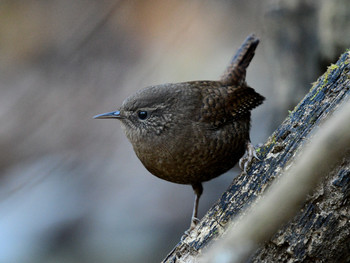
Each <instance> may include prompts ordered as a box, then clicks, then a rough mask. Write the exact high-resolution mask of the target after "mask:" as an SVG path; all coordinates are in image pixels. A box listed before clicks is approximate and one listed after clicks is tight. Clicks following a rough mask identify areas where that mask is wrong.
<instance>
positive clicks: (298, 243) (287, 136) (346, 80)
mask: <svg viewBox="0 0 350 263" xmlns="http://www.w3.org/2000/svg"><path fill="white" fill-rule="evenodd" d="M349 72H350V52H346V53H344V54H343V55H342V56H341V57H340V59H339V61H338V62H337V63H336V64H334V65H331V66H330V67H329V68H328V70H327V72H326V73H325V74H324V75H323V76H322V77H320V78H319V79H318V81H317V82H316V83H314V84H313V86H312V88H311V90H310V92H309V93H308V94H307V95H306V96H305V98H304V99H303V100H302V101H301V102H300V103H299V105H298V106H296V107H295V109H294V110H293V111H292V112H291V113H290V114H289V116H288V118H287V119H286V120H285V121H284V122H283V123H282V124H281V125H280V127H279V128H277V130H276V131H275V132H274V133H273V134H272V135H271V136H270V138H269V139H268V141H267V142H266V143H265V145H263V146H262V147H260V148H259V149H257V151H258V157H259V158H260V160H258V161H255V162H253V163H252V165H251V167H249V169H248V171H247V173H242V174H240V175H239V176H238V177H237V178H235V179H234V181H233V182H232V184H231V185H230V186H229V188H228V189H227V191H225V192H224V193H223V195H222V197H221V198H220V199H219V200H218V201H217V203H216V204H214V206H213V207H212V208H211V209H209V211H208V212H207V214H206V215H205V216H204V217H203V219H202V220H201V221H200V223H199V225H198V226H197V227H196V229H195V230H193V231H192V232H191V234H190V235H189V236H187V237H186V238H184V239H183V240H182V241H180V242H179V243H178V244H177V246H176V247H175V248H174V250H173V251H172V252H170V254H169V255H168V256H167V257H166V258H165V259H164V261H163V262H167V263H168V262H197V259H198V257H199V256H200V255H201V254H202V252H203V250H205V248H207V247H208V246H209V245H212V244H213V243H216V242H217V240H220V239H221V237H222V235H223V234H224V233H225V231H226V230H227V227H228V226H229V225H230V224H231V225H232V223H231V222H234V219H235V218H237V217H238V216H240V214H242V212H244V209H246V208H247V207H249V206H251V205H252V203H253V202H254V201H256V199H257V198H258V197H261V196H262V195H263V194H264V192H265V190H266V189H268V188H269V186H270V185H271V184H272V183H273V182H274V181H275V180H276V178H279V177H281V178H283V176H284V174H285V173H284V172H283V171H284V170H285V169H286V168H290V167H292V166H293V165H294V162H295V158H296V157H297V156H298V155H299V153H300V152H301V151H302V150H303V148H304V146H305V142H308V141H309V140H312V137H313V135H314V133H315V130H316V129H317V128H318V127H319V126H320V124H321V123H323V122H324V120H325V119H327V118H329V116H331V115H332V114H333V113H334V111H335V110H336V109H337V108H338V106H339V105H341V104H343V103H349V102H348V99H349V96H350V74H349ZM349 121H350V120H349ZM334 139H335V140H336V139H337V138H334ZM343 151H344V155H343V156H344V157H343V158H342V159H341V160H339V162H338V164H337V165H336V166H335V167H333V168H332V171H331V172H329V173H327V175H326V176H325V177H324V178H323V180H322V182H321V183H320V184H319V185H318V186H317V187H316V189H315V190H314V191H313V192H312V193H311V194H310V195H309V196H308V197H307V198H306V200H305V202H304V203H303V206H302V208H301V209H300V210H299V211H298V213H297V214H296V215H294V217H293V218H291V219H290V220H289V222H288V223H286V224H284V225H283V226H282V227H280V228H279V230H278V231H277V232H276V233H275V234H274V235H273V236H272V237H271V238H270V240H267V241H265V242H263V243H262V244H261V247H260V248H258V249H257V250H256V251H255V252H254V253H252V254H251V255H250V259H249V262H349V261H350V205H349V202H350V200H349V196H350V176H349V175H350V151H349V149H348V148H345V149H343ZM290 191H293V189H290ZM257 220H259V219H257ZM218 262H226V261H218Z"/></svg>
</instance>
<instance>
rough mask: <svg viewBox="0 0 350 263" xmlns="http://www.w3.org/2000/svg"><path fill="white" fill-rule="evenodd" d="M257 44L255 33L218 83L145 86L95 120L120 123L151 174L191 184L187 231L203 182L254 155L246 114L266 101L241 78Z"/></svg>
mask: <svg viewBox="0 0 350 263" xmlns="http://www.w3.org/2000/svg"><path fill="white" fill-rule="evenodd" d="M258 44H259V39H258V38H256V37H255V35H250V36H248V37H247V39H246V40H245V41H244V42H243V44H242V46H241V47H240V48H239V49H238V51H237V53H236V55H235V56H234V57H233V59H232V61H231V63H230V65H229V66H228V68H227V70H226V72H225V73H224V74H223V76H222V77H221V79H220V80H219V81H209V80H208V81H189V82H182V83H169V84H162V85H157V86H150V87H147V88H145V89H143V90H140V91H139V92H137V93H135V94H134V95H131V96H130V97H128V98H127V99H125V101H124V102H123V104H122V106H121V107H120V108H119V110H117V111H113V112H108V113H103V114H100V115H96V116H95V117H94V118H96V119H118V120H120V122H121V126H122V128H123V130H124V132H125V134H126V136H127V138H128V139H129V141H130V142H131V144H132V146H133V148H134V151H135V153H136V155H137V157H138V158H139V159H140V160H141V162H142V163H143V165H144V166H145V167H146V168H147V170H148V171H149V172H150V173H152V174H153V175H155V176H157V177H159V178H161V179H164V180H167V181H170V182H173V183H178V184H190V185H192V187H193V190H194V192H195V202H194V208H193V213H192V220H191V225H190V229H189V230H192V229H193V228H194V227H195V225H196V224H197V223H198V221H199V220H198V219H197V212H198V202H199V198H200V196H201V194H202V192H203V187H202V182H205V181H208V180H210V179H213V178H215V177H217V176H219V175H221V174H223V173H225V172H226V171H227V170H229V169H231V168H232V167H233V166H234V165H235V164H236V163H237V162H238V161H239V159H240V158H241V157H242V156H243V155H244V153H245V152H246V150H247V152H248V158H247V161H246V163H245V164H247V163H249V162H251V161H252V159H253V157H256V154H255V150H254V147H253V146H252V144H251V143H250V138H249V130H250V112H251V110H252V109H253V108H255V107H257V106H258V105H260V104H262V102H263V100H264V99H265V98H264V97H263V96H261V95H260V94H258V93H257V92H256V91H255V90H254V89H253V88H251V87H249V86H248V85H247V83H246V81H245V76H246V69H247V67H248V65H249V63H250V61H251V60H252V58H253V56H254V53H255V49H256V47H257V45H258ZM241 167H242V166H241ZM244 167H246V165H244ZM244 170H245V168H244Z"/></svg>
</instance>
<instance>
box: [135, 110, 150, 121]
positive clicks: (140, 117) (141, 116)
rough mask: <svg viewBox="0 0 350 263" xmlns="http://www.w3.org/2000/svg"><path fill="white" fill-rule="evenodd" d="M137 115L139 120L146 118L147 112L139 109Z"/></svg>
mask: <svg viewBox="0 0 350 263" xmlns="http://www.w3.org/2000/svg"><path fill="white" fill-rule="evenodd" d="M137 116H138V117H139V119H140V120H145V119H147V118H148V112H147V111H145V110H140V111H138V112H137Z"/></svg>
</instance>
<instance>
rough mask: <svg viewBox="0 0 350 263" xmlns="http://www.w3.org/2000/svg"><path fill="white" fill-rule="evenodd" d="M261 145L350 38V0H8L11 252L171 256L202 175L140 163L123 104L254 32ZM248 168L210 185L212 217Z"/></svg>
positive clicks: (2, 84)
mask: <svg viewBox="0 0 350 263" xmlns="http://www.w3.org/2000/svg"><path fill="white" fill-rule="evenodd" d="M252 32H255V33H256V34H257V35H258V36H259V38H260V39H261V43H260V45H259V46H258V49H257V52H256V56H255V58H254V59H253V62H252V64H251V66H250V67H249V70H248V74H247V81H248V83H249V84H250V85H251V86H252V87H254V88H255V89H256V90H257V91H258V92H259V93H261V94H263V95H264V96H265V97H266V98H267V100H266V101H265V103H264V105H262V106H260V107H259V108H257V109H255V110H254V111H253V123H252V131H251V138H252V142H253V144H259V143H264V142H265V141H266V139H267V137H268V136H269V134H271V132H272V131H273V130H274V129H275V128H276V127H277V126H278V125H279V124H280V122H281V121H282V120H283V119H284V118H285V117H286V116H287V115H288V110H292V109H293V108H294V106H295V105H296V103H298V101H299V100H300V99H301V98H302V97H303V96H304V95H305V94H306V93H307V91H308V90H309V89H310V87H311V83H312V82H314V81H315V80H316V79H317V77H318V76H319V75H320V74H321V73H322V72H323V71H324V70H325V69H326V66H327V65H329V64H330V63H332V62H335V61H336V60H337V57H338V56H339V55H340V54H341V53H342V52H344V51H345V50H346V49H347V48H350V2H349V1H348V0H334V1H328V0H295V1H289V0H264V1H257V0H219V1H208V0H205V1H200V0H191V1H185V0H177V1H171V0H143V1H141V0H139V1H137V0H134V1H125V0H124V1H123V0H121V1H106V0H104V1H97V0H75V1H70V0H12V1H11V0H7V1H6V0H0V125H1V126H0V147H1V155H0V263H2V262H5V263H8V262H11V263H12V262H16V263H17V262H29V263H32V262H72V263H73V262H87V263H89V262H107V263H108V262H159V261H161V260H162V259H163V258H164V257H165V256H166V254H167V252H169V251H170V250H171V249H172V248H173V247H174V246H175V245H176V243H177V242H178V241H179V239H180V237H181V236H182V234H183V232H184V230H186V229H187V227H188V225H189V222H190V216H191V211H192V205H193V198H194V196H193V192H192V188H191V187H190V186H185V185H176V184H172V183H169V182H166V181H163V180H160V179H158V178H156V177H154V176H152V175H150V174H149V172H148V171H147V170H146V169H145V168H144V167H143V166H142V164H141V163H140V161H139V160H138V159H137V157H136V156H135V154H134V153H133V150H132V147H131V145H130V144H129V143H128V141H127V139H126V137H125V136H124V134H123V133H122V130H121V128H120V126H119V123H118V122H117V121H112V120H109V121H107V120H106V121H101V120H94V119H92V116H94V115H96V114H98V113H102V112H107V111H112V110H116V109H117V108H118V106H119V105H121V103H122V101H123V100H124V98H126V97H127V96H128V95H131V94H132V93H134V92H135V91H137V90H139V89H141V88H143V87H146V86H148V85H155V84H161V83H165V82H181V81H187V80H202V79H205V80H208V79H209V80H212V79H214V80H215V79H218V77H219V76H220V75H221V74H222V73H223V72H224V69H225V67H226V66H227V65H228V63H229V60H230V58H231V57H232V55H233V54H234V53H235V51H236V49H237V48H238V47H239V45H240V44H241V42H242V41H243V40H244V39H245V37H246V36H247V35H248V34H250V33H252ZM238 172H239V170H238V169H237V168H234V169H232V171H230V172H228V173H227V174H225V175H223V176H221V177H219V178H217V179H215V180H212V181H210V182H208V183H205V185H204V195H203V196H202V199H201V202H200V216H202V215H203V214H204V213H205V211H206V210H207V209H208V208H209V207H210V206H211V205H212V204H213V203H214V202H215V201H216V200H217V199H218V198H219V197H220V195H221V193H222V192H223V191H224V190H225V189H226V188H227V186H228V185H229V183H230V182H231V181H232V179H233V178H234V176H235V175H236V174H237V173H238Z"/></svg>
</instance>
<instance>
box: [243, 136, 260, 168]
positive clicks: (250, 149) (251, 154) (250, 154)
mask: <svg viewBox="0 0 350 263" xmlns="http://www.w3.org/2000/svg"><path fill="white" fill-rule="evenodd" d="M254 158H255V159H257V160H260V159H259V157H258V156H257V154H256V151H255V148H254V146H253V144H251V142H248V143H247V156H244V157H242V158H241V159H240V160H239V167H240V168H241V169H242V170H243V172H245V173H246V172H247V167H248V165H249V164H251V163H252V161H253V159H254Z"/></svg>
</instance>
